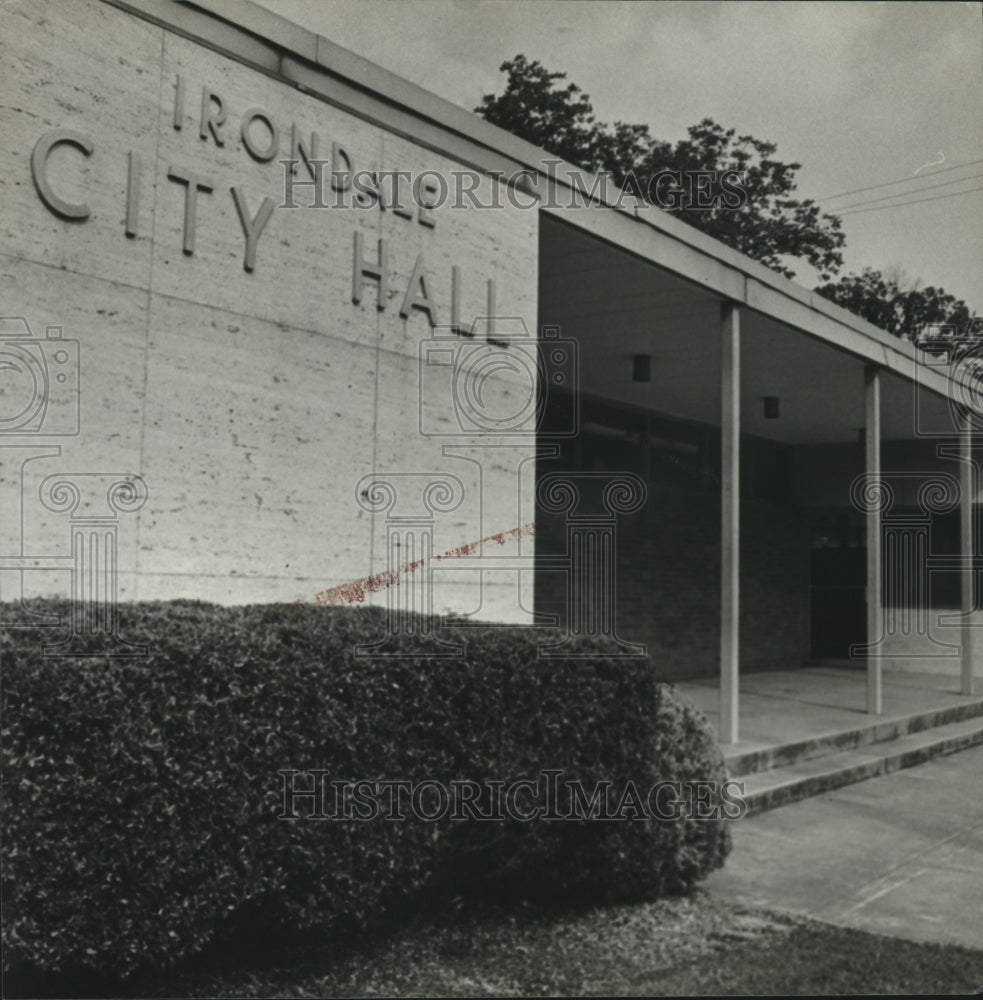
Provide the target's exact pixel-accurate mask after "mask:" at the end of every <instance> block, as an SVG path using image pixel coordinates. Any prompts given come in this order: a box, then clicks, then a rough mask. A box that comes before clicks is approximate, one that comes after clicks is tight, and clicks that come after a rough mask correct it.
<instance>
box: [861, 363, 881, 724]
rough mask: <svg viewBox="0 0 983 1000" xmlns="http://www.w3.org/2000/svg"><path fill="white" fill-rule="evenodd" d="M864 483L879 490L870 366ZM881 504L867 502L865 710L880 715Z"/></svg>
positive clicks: (877, 403)
mask: <svg viewBox="0 0 983 1000" xmlns="http://www.w3.org/2000/svg"><path fill="white" fill-rule="evenodd" d="M864 383H865V409H866V430H865V432H864V440H865V443H866V460H867V470H866V471H867V482H868V484H870V485H871V487H873V486H874V485H875V484H876V485H877V486H878V489H877V490H876V491H875V492H876V493H879V492H880V490H879V485H880V477H881V376H880V372H879V371H878V369H877V368H875V367H874V366H873V365H871V366H869V367H868V368H867V369H866V370H865V372H864ZM881 573H882V567H881V505H880V504H879V503H876V502H875V503H870V504H868V505H867V711H868V712H871V713H873V714H875V715H880V714H881V709H882V698H881V654H880V646H879V645H878V643H879V642H880V640H881V637H882V636H883V635H884V609H883V606H882V604H881V598H882V586H883V581H882V579H881Z"/></svg>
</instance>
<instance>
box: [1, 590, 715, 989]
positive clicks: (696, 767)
mask: <svg viewBox="0 0 983 1000" xmlns="http://www.w3.org/2000/svg"><path fill="white" fill-rule="evenodd" d="M42 607H43V608H44V609H45V610H51V609H52V608H54V609H55V610H58V611H60V612H62V613H64V612H65V611H66V605H65V604H64V603H58V602H43V603H42V602H37V603H36V604H35V605H34V610H40V609H41V608H42ZM120 613H121V631H122V634H123V635H125V637H126V638H127V639H128V640H131V641H134V642H140V643H146V644H147V645H148V646H149V649H150V656H149V657H148V658H147V659H142V660H141V659H129V660H127V659H109V658H101V657H98V656H92V657H85V658H65V659H60V658H45V657H43V656H42V655H41V647H42V645H43V644H44V643H45V642H50V641H52V639H51V631H50V630H39V629H4V630H3V632H2V647H0V650H2V701H3V703H2V711H3V721H4V743H3V755H4V756H3V827H4V828H3V831H2V832H3V843H2V848H3V856H2V861H3V880H4V888H5V891H4V912H3V936H4V945H5V947H4V952H5V961H6V963H7V964H8V965H10V964H11V963H14V964H16V963H23V964H27V965H31V966H33V967H37V968H40V969H45V970H59V969H64V968H68V967H77V966H85V967H88V968H91V969H95V970H101V971H111V972H112V973H114V974H117V975H120V976H122V975H125V974H127V973H129V972H131V971H132V970H134V969H136V968H138V967H141V966H158V967H160V966H165V965H167V964H170V963H172V962H174V961H176V960H177V959H179V958H181V957H183V956H187V955H190V954H193V953H195V952H197V951H199V950H201V949H202V948H203V947H205V946H206V945H207V944H208V943H209V942H210V941H212V940H214V939H215V937H216V935H217V934H219V933H221V931H222V928H224V927H227V926H228V924H229V921H230V920H232V921H235V920H236V919H237V918H242V917H243V915H244V914H251V915H253V917H255V916H256V915H257V914H262V915H263V916H264V918H265V919H266V920H267V921H268V922H269V923H270V925H271V926H273V925H280V926H283V927H286V928H294V929H303V928H309V927H315V926H317V927H326V928H328V929H332V928H334V929H337V930H340V929H350V928H352V927H362V926H367V925H369V924H370V923H371V922H372V921H373V920H377V919H379V918H380V916H381V915H383V914H392V913H394V912H397V911H398V910H399V909H400V908H403V907H408V906H410V905H416V903H418V902H419V901H420V900H421V899H422V898H423V896H424V895H425V894H427V895H429V896H430V897H431V898H433V896H434V894H435V893H455V894H461V893H465V892H468V891H472V892H482V893H484V892H489V891H492V889H495V890H496V891H498V892H500V893H503V894H505V895H507V896H515V895H522V896H527V897H537V896H538V897H540V898H554V897H560V898H569V899H580V900H589V901H603V900H615V899H627V898H633V897H635V898H637V897H646V898H650V897H652V896H655V895H657V894H659V893H662V892H667V891H681V890H685V889H687V888H688V887H690V886H691V885H692V884H693V882H694V881H695V880H696V879H698V878H700V877H702V876H703V875H705V874H706V873H707V872H709V871H711V870H712V869H714V868H716V867H719V866H720V865H721V864H722V863H723V859H724V857H725V856H726V853H727V851H728V849H729V833H728V829H727V823H726V822H725V821H719V820H717V821H706V820H702V821H701V820H697V819H692V818H682V819H679V820H678V821H672V822H652V821H648V822H641V821H638V822H636V821H627V822H613V821H598V820H580V821H567V822H549V821H545V820H543V821H531V822H521V821H519V820H505V821H490V822H477V821H474V820H469V821H466V822H460V821H455V820H453V819H452V818H451V816H450V815H449V814H448V815H446V816H444V817H442V818H440V819H438V820H436V821H433V822H425V821H422V820H419V819H412V818H409V819H407V821H405V822H387V821H385V820H384V819H382V818H377V819H375V820H371V821H359V820H347V821H344V820H327V821H315V820H309V819H298V820H292V821H291V820H281V819H278V818H277V817H278V816H279V814H280V812H281V810H282V808H283V782H284V778H283V777H282V776H281V775H280V773H279V772H280V771H281V770H284V769H289V770H296V771H300V772H306V771H307V770H308V769H323V770H325V771H326V772H327V773H328V776H329V778H336V779H339V780H358V779H370V780H371V779H403V780H408V781H411V782H419V781H422V780H424V779H434V780H437V781H440V782H443V783H444V784H445V785H446V784H447V783H449V782H450V781H452V780H456V779H469V780H473V781H476V782H478V783H479V784H480V785H481V786H482V787H484V785H485V784H486V783H487V782H489V781H493V780H502V781H505V782H507V783H509V782H511V781H513V780H516V779H518V778H531V779H533V780H535V779H537V777H538V776H539V774H540V772H541V771H542V770H543V769H547V768H557V769H562V771H563V774H564V776H565V778H577V779H581V780H582V781H584V782H585V783H586V784H587V785H588V786H592V784H593V783H594V782H596V781H611V782H613V783H614V785H615V786H616V787H617V788H620V787H621V786H623V785H624V783H625V782H626V781H627V780H629V779H631V780H633V781H634V782H636V783H637V785H638V786H639V788H640V789H642V790H643V794H644V789H646V788H647V787H649V786H651V785H652V784H654V783H655V782H657V781H659V780H665V779H682V780H686V779H694V778H703V779H712V780H718V781H719V780H722V779H723V777H724V772H723V765H722V760H721V757H720V754H719V751H718V750H717V748H716V746H715V744H714V742H713V740H712V738H711V736H710V735H709V733H708V730H707V727H706V725H705V722H704V721H703V720H702V718H701V717H699V716H698V715H697V714H696V713H695V711H694V710H693V709H691V708H690V707H688V706H687V705H685V704H684V703H682V702H681V701H680V700H679V699H678V697H677V696H676V694H675V692H674V689H672V688H671V687H669V686H666V685H661V684H658V683H656V681H655V680H654V679H653V677H652V674H653V671H652V669H651V667H650V665H649V664H648V662H647V661H646V660H644V659H640V660H634V659H624V660H618V659H606V658H604V657H603V656H600V655H591V656H588V657H586V658H580V659H544V658H537V656H536V649H537V646H538V644H539V643H541V642H543V641H544V634H543V632H542V631H541V630H533V629H526V628H518V627H510V628H481V629H473V630H472V629H460V630H455V631H454V637H455V638H456V639H459V640H460V641H463V642H464V643H466V649H467V653H466V656H465V657H462V658H456V659H439V658H429V659H424V658H419V657H416V656H397V657H389V658H366V657H361V656H357V655H356V654H355V647H356V645H358V644H359V643H365V642H371V641H373V640H375V639H377V638H379V637H380V636H381V634H382V632H383V628H384V613H383V612H382V611H380V610H376V609H352V608H331V607H328V608H325V607H315V606H310V605H285V606H284V605H260V606H252V607H239V608H222V607H216V606H211V605H206V604H202V603H198V602H189V601H179V602H173V603H166V604H164V603H154V604H136V605H126V606H123V607H122V608H121V609H120ZM93 641H96V640H93ZM411 643H412V641H411V640H409V639H407V640H405V645H406V648H407V649H409V650H413V649H415V648H416V647H413V646H412V644H411ZM591 648H592V647H590V644H589V643H585V644H584V646H583V647H582V650H581V651H582V652H590V650H591ZM305 779H306V775H305V774H301V775H300V776H299V777H298V779H297V784H298V786H302V785H304V784H305V783H306V780H305ZM330 800H331V796H330V795H329V796H328V802H329V803H330ZM489 801H490V800H489ZM308 809H309V804H308V803H307V802H306V801H305V800H298V806H297V810H298V813H300V814H301V815H302V816H303V815H304V813H305V811H307V810H308Z"/></svg>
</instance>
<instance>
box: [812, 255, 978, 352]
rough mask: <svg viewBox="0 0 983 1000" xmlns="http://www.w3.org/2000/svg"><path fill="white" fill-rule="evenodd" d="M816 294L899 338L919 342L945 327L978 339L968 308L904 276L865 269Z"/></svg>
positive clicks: (976, 328) (950, 297) (946, 295)
mask: <svg viewBox="0 0 983 1000" xmlns="http://www.w3.org/2000/svg"><path fill="white" fill-rule="evenodd" d="M816 291H817V292H818V293H819V294H820V295H822V296H823V297H824V298H827V299H829V300H830V301H831V302H835V303H836V304H837V305H840V306H843V308H844V309H849V310H850V312H852V313H853V314H854V315H856V316H860V317H861V318H863V319H865V320H867V321H868V322H869V323H873V324H874V326H878V327H880V328H881V329H882V330H887V331H888V333H893V334H895V335H896V336H899V337H902V336H904V337H909V338H911V339H912V340H917V339H918V336H919V334H920V333H921V332H922V331H923V330H924V328H925V327H926V326H928V325H930V324H946V325H949V326H952V327H954V328H955V332H956V334H957V335H958V336H961V337H970V336H973V337H975V336H978V335H979V333H980V330H979V326H980V324H979V321H978V320H977V319H976V318H975V317H974V316H973V315H972V313H971V311H970V308H969V306H967V305H966V303H965V302H963V301H962V300H961V299H957V298H956V297H955V296H954V295H950V294H949V293H948V292H946V290H945V289H944V288H935V287H934V286H932V285H927V286H926V287H924V288H922V287H921V284H920V282H918V281H910V280H907V279H906V278H905V277H904V276H903V275H902V274H900V273H896V274H883V273H881V272H880V271H876V270H874V269H873V268H870V267H865V268H864V269H863V271H861V272H860V274H849V275H847V276H846V277H844V278H840V279H839V280H838V281H836V282H831V283H827V284H825V285H822V286H820V287H819V288H817V289H816Z"/></svg>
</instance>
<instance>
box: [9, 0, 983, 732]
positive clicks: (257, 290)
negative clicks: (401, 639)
mask: <svg viewBox="0 0 983 1000" xmlns="http://www.w3.org/2000/svg"><path fill="white" fill-rule="evenodd" d="M0 25H2V27H0V46H2V60H3V66H4V91H5V101H4V106H3V107H2V109H0V116H2V134H3V152H2V157H3V160H2V169H0V192H2V199H3V221H2V229H3V232H2V246H0V268H2V281H3V310H2V312H3V315H4V317H5V318H4V319H3V324H2V328H0V393H2V395H0V400H2V412H0V463H2V464H0V489H2V491H3V495H4V499H3V502H2V504H0V525H2V533H0V545H2V549H0V587H2V592H0V597H2V599H3V600H4V601H5V602H9V603H8V604H7V605H6V606H5V614H6V615H7V623H8V624H18V623H21V622H18V621H17V614H18V612H17V606H18V604H19V599H20V597H21V596H22V595H23V596H28V595H32V594H50V593H60V594H66V593H71V594H73V595H74V596H75V598H76V603H77V608H79V609H82V610H78V611H77V614H76V616H75V617H74V618H73V622H72V628H73V629H75V630H81V629H85V628H89V629H101V630H103V631H104V632H106V634H107V636H112V637H113V638H114V640H115V641H117V642H118V648H119V650H120V652H121V654H125V653H126V652H127V646H126V637H125V635H123V634H121V633H120V634H117V633H116V632H115V631H114V630H115V606H116V603H117V602H125V601H137V600H156V599H172V598H197V599H202V600H208V601H217V602H222V603H237V604H238V603H252V602H283V603H290V602H295V601H315V602H319V603H324V604H342V603H344V604H362V603H372V604H380V605H384V606H386V607H388V608H389V609H390V624H391V627H393V628H396V629H399V628H404V627H405V628H408V627H411V624H412V623H411V620H410V619H409V618H408V617H407V616H406V615H405V612H407V611H429V612H431V613H433V614H438V615H443V616H448V617H449V618H450V619H452V620H453V621H455V622H457V623H461V624H463V623H467V622H468V621H486V622H487V621H491V622H527V623H532V624H543V625H550V624H554V625H557V626H558V627H559V629H560V634H561V635H566V636H575V635H581V634H590V635H595V636H597V637H598V638H599V641H601V642H603V643H604V644H605V648H606V650H607V652H608V653H609V654H610V655H611V656H647V657H648V658H649V660H650V662H651V664H652V669H653V670H654V671H657V672H658V674H659V675H660V676H664V677H665V678H667V679H674V678H687V677H690V678H691V677H698V676H704V675H712V676H717V675H719V676H720V678H721V694H722V699H723V702H722V704H723V706H724V711H723V713H722V724H721V733H722V737H723V738H724V739H725V740H726V739H732V738H734V737H735V735H736V719H737V683H738V676H739V671H740V672H746V671H758V670H772V669H779V668H781V669H787V668H789V667H795V666H799V665H803V664H806V663H810V662H821V661H830V662H843V661H850V662H856V663H857V664H858V665H860V666H862V667H865V669H866V670H867V672H868V701H867V707H868V709H869V710H871V711H875V712H876V711H878V710H879V698H880V688H879V684H880V676H881V670H882V669H885V668H887V669H890V668H892V667H897V666H898V665H899V664H904V663H909V664H911V663H922V664H924V663H927V662H929V661H930V662H931V664H933V665H941V666H942V667H944V668H946V669H950V670H951V671H952V673H953V675H954V676H958V677H960V678H961V681H960V683H961V685H962V690H963V691H964V692H965V693H970V692H971V688H972V681H973V668H974V655H975V656H976V657H981V656H983V653H981V652H979V651H980V650H983V640H980V639H979V638H977V639H975V649H976V650H977V652H976V653H975V654H974V652H973V649H974V625H973V623H974V622H975V623H976V626H975V627H976V628H977V629H978V627H979V625H980V624H981V619H980V617H979V614H978V612H976V611H975V608H976V603H975V596H974V579H973V575H974V572H975V571H976V570H978V569H979V568H980V565H981V563H980V559H979V550H978V548H977V546H978V544H979V536H980V532H979V531H978V530H977V529H975V528H974V522H975V521H976V519H977V514H978V510H979V507H978V504H979V500H980V485H979V481H978V475H977V467H978V452H976V451H974V441H973V436H974V431H975V430H976V429H977V428H976V426H975V423H978V419H979V416H980V405H979V404H980V402H981V396H980V392H979V389H978V386H977V384H976V383H975V381H974V379H973V374H974V372H975V370H976V368H975V365H974V363H973V359H972V358H970V359H968V361H967V360H966V359H964V360H963V361H962V362H960V363H959V364H952V363H951V361H950V359H949V358H947V357H945V356H943V355H932V356H930V355H927V354H923V353H922V352H920V351H919V350H918V349H916V348H915V347H914V346H913V345H912V344H911V343H908V342H905V341H903V340H899V339H897V338H895V337H893V336H890V335H888V334H887V333H885V332H883V331H881V330H879V329H876V328H874V327H872V326H870V325H869V324H867V323H865V322H864V321H862V320H860V319H858V318H856V317H855V316H852V315H851V314H849V313H847V312H845V311H844V310H842V309H840V308H838V307H837V306H835V305H833V304H831V303H829V302H828V301H825V300H824V299H822V298H820V297H818V296H817V295H816V294H814V293H813V292H810V291H808V290H807V289H805V288H803V287H800V286H799V285H797V284H795V283H793V282H791V281H789V280H787V279H785V278H784V277H781V276H779V275H778V274H776V273H775V272H773V271H772V270H770V269H768V268H767V267H764V266H763V265H761V264H758V263H756V262H754V261H752V260H750V259H749V258H747V257H744V256H743V255H741V254H739V253H737V252H735V251H733V250H731V249H729V248H727V247H725V246H724V245H722V244H721V243H718V242H716V241H715V240H713V239H711V238H709V237H707V236H705V235H703V234H701V233H700V232H698V231H697V230H695V229H693V228H691V227H690V226H687V225H686V224H685V222H684V221H683V220H682V219H680V218H679V217H678V216H672V215H670V214H668V213H666V212H664V211H662V210H661V209H659V208H657V207H653V206H650V205H645V204H642V203H640V202H639V201H638V200H637V199H634V198H632V197H630V196H629V197H626V196H625V192H622V191H619V190H617V189H616V188H611V187H607V186H605V185H604V184H602V183H601V181H600V179H598V178H595V177H590V176H585V175H584V174H583V173H582V172H580V171H577V170H575V169H574V168H573V167H571V166H569V165H567V164H564V163H560V162H558V161H557V160H555V159H554V158H551V157H550V156H549V155H548V154H547V153H545V152H544V151H543V150H541V149H537V148H535V147H533V146H531V145H529V144H528V143H525V142H523V141H522V140H519V139H517V138H515V137H514V136H512V135H509V134H508V133H506V132H503V131H502V130H500V129H498V128H496V127H494V126H492V125H489V124H488V123H486V122H484V121H483V120H481V119H479V118H477V117H476V116H474V115H472V114H470V113H468V112H466V111H464V110H462V109H461V108H459V107H456V106H454V105H451V104H449V103H447V102H445V101H443V100H441V99H439V98H437V97H435V96H434V95H432V94H429V93H427V92H426V91H424V90H421V89H420V88H418V87H415V86H413V85H411V84H409V83H407V82H406V81H404V80H401V79H399V78H397V77H394V76H393V75H391V74H390V73H388V72H386V71H385V70H384V69H382V68H380V67H378V66H375V65H372V64H371V63H368V62H366V61H364V60H363V59H361V58H359V57H357V56H355V55H353V54H352V53H351V52H348V51H346V50H344V49H342V48H339V47H338V46H336V45H334V44H333V43H332V42H331V41H330V40H329V39H326V38H323V37H321V36H318V35H315V34H313V33H311V32H309V31H307V30H304V29H302V28H300V27H298V26H296V25H294V24H292V23H290V22H288V21H285V20H283V19H282V18H280V17H278V16H276V15H273V14H271V13H270V12H268V11H267V10H265V9H262V8H259V7H256V6H253V5H251V4H249V3H232V2H231V0H196V2H177V0H106V2H100V0H87V2H77V3H70V4H69V3H56V2H53V0H49V2H39V3H31V4H8V5H4V6H3V7H2V9H0ZM735 192H736V194H739V190H738V189H737V188H736V187H735V188H734V189H733V191H732V192H731V193H732V194H733V193H735ZM735 205H739V201H737V202H735ZM551 634H552V635H554V637H555V633H551ZM433 641H434V643H435V649H436V650H437V652H440V651H441V649H444V650H445V651H446V647H442V646H441V643H440V640H439V637H437V636H434V637H433ZM563 645H564V643H563V641H562V640H561V641H560V642H559V643H556V642H554V644H553V645H552V646H550V647H549V648H547V649H544V655H557V654H559V655H562V654H563ZM69 647H70V643H69ZM380 651H381V652H384V640H383V641H382V642H381V643H380Z"/></svg>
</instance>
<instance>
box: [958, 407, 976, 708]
mask: <svg viewBox="0 0 983 1000" xmlns="http://www.w3.org/2000/svg"><path fill="white" fill-rule="evenodd" d="M959 451H960V456H959V457H960V458H961V459H962V461H961V462H960V463H959V468H960V475H959V479H960V483H959V485H960V502H959V520H960V533H959V553H960V557H961V558H960V577H961V581H962V613H963V625H962V636H961V644H962V683H961V685H960V689H961V691H962V693H963V694H972V693H973V628H972V626H971V623H970V615H971V614H972V612H973V610H974V607H975V601H974V596H973V582H974V580H973V578H974V576H975V573H974V554H975V546H974V541H973V496H974V492H975V487H976V483H975V482H974V480H975V478H976V477H975V476H974V475H973V471H974V465H973V416H972V413H971V412H969V411H967V412H966V413H965V414H964V415H963V418H962V423H961V426H960V428H959Z"/></svg>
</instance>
